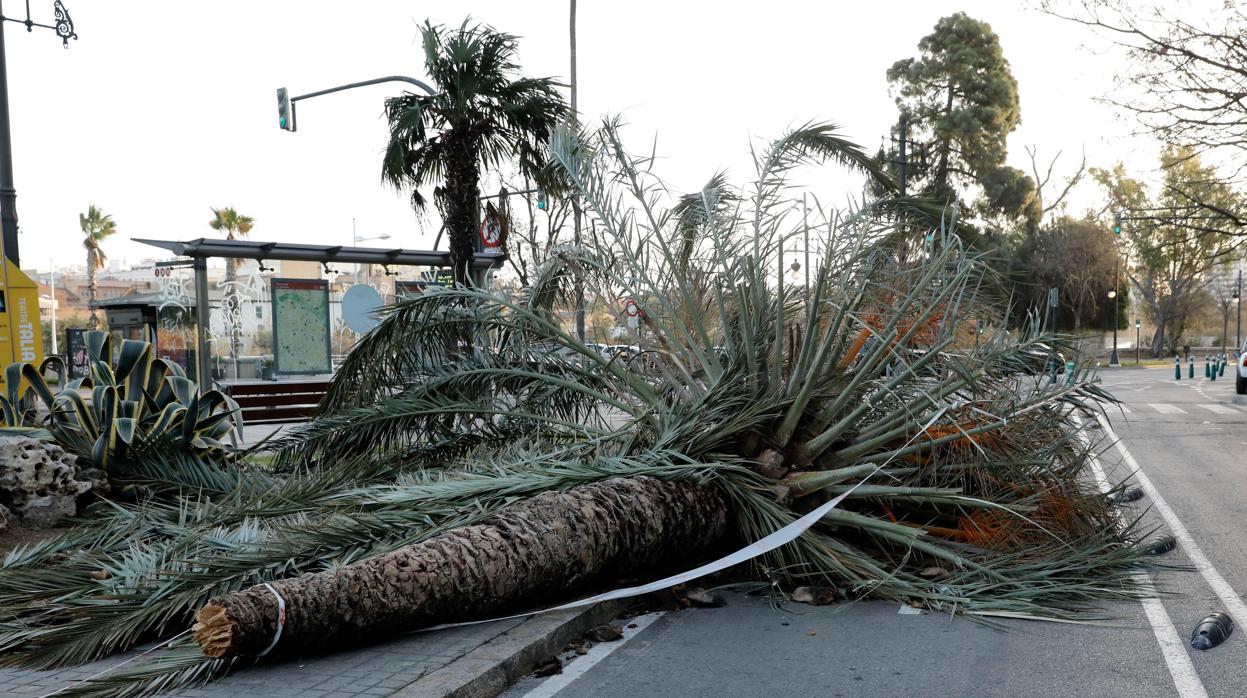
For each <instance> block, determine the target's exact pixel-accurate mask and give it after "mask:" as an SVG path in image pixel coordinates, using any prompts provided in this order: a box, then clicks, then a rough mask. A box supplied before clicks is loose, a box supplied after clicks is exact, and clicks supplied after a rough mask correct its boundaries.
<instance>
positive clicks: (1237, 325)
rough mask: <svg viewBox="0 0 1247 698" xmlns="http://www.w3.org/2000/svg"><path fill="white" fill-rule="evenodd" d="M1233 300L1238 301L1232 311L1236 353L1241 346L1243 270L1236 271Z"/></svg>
mask: <svg viewBox="0 0 1247 698" xmlns="http://www.w3.org/2000/svg"><path fill="white" fill-rule="evenodd" d="M1234 298H1235V300H1237V301H1238V307H1237V308H1235V309H1234V349H1235V351H1237V350H1238V349H1240V348H1242V346H1243V270H1242V268H1241V267H1240V268H1239V270H1238V286H1237V288H1236V289H1235V290H1234Z"/></svg>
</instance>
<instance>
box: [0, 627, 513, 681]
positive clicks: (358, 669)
mask: <svg viewBox="0 0 1247 698" xmlns="http://www.w3.org/2000/svg"><path fill="white" fill-rule="evenodd" d="M523 622H524V619H516V620H506V621H498V622H496V623H487V624H483V625H469V626H464V627H461V628H448V629H446V630H436V631H431V632H427V633H412V634H409V635H402V636H399V637H397V638H395V639H393V640H390V641H388V642H384V643H379V644H376V645H371V646H368V647H363V648H359V649H352V650H348V651H344V652H337V653H334V654H329V655H319V656H316V657H311V658H306V659H292V660H288V661H284V662H278V663H274V664H265V665H263V666H257V667H252V668H246V669H240V670H237V671H235V672H234V673H232V674H230V675H229V676H226V677H225V678H223V679H221V680H219V681H216V682H214V683H211V684H209V685H207V686H204V687H202V688H192V689H186V690H182V691H177V692H173V693H168V694H165V695H169V696H181V697H184V698H237V697H238V696H267V697H270V698H287V697H288V698H296V697H298V698H318V697H321V696H388V695H391V694H393V693H396V692H397V691H399V689H401V688H403V687H404V686H407V685H409V684H411V683H414V682H415V681H417V680H418V679H420V678H421V677H423V676H425V675H427V674H430V673H432V672H435V671H437V670H439V669H442V668H444V667H446V666H448V665H449V664H451V663H452V662H454V661H455V660H457V659H460V658H461V657H463V656H464V655H467V654H468V653H470V652H472V651H473V650H476V649H477V648H479V647H481V646H483V645H486V644H487V643H489V642H490V641H492V640H494V639H495V638H497V637H498V636H499V635H502V634H503V633H506V632H507V631H509V630H512V629H514V628H515V627H516V626H519V625H520V624H522V623H523ZM131 656H134V655H133V653H130V654H126V655H117V656H113V657H109V658H107V659H105V660H102V661H98V662H93V663H91V664H86V665H83V666H78V667H72V668H69V669H62V670H59V671H34V670H30V669H2V668H0V695H3V696H44V695H47V694H49V693H52V692H53V691H57V690H59V689H64V688H67V687H68V686H69V684H71V683H72V682H74V681H81V680H83V679H85V678H87V677H89V676H92V675H94V674H98V673H99V672H101V671H104V670H105V669H108V668H109V667H114V666H116V665H118V664H120V663H121V662H123V661H125V660H126V659H127V658H129V657H131ZM159 656H160V653H159V652H153V653H152V654H151V655H148V657H146V658H144V660H141V661H148V660H150V659H153V658H157V657H159ZM126 668H127V669H128V668H130V665H127V666H126Z"/></svg>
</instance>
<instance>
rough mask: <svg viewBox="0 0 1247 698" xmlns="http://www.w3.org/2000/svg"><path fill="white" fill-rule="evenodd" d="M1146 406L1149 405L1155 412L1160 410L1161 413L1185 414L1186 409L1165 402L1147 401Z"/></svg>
mask: <svg viewBox="0 0 1247 698" xmlns="http://www.w3.org/2000/svg"><path fill="white" fill-rule="evenodd" d="M1147 406H1148V407H1151V408H1152V409H1154V410H1156V411H1157V412H1160V413H1161V414H1186V410H1184V409H1182V408H1181V407H1178V406H1177V405H1171V404H1169V403H1167V402H1149V403H1147Z"/></svg>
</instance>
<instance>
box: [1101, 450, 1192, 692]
mask: <svg viewBox="0 0 1247 698" xmlns="http://www.w3.org/2000/svg"><path fill="white" fill-rule="evenodd" d="M1118 443H1121V442H1120V441H1118ZM1091 473H1092V474H1093V475H1095V481H1096V484H1098V485H1099V486H1100V491H1101V492H1108V491H1109V490H1110V489H1112V485H1110V484H1109V481H1108V477H1107V476H1105V474H1104V469H1103V468H1102V467H1100V459H1099V458H1097V457H1095V456H1092V457H1091ZM1117 516H1118V518H1119V520H1120V517H1121V512H1120V511H1118V514H1117ZM1135 577H1137V578H1138V580H1139V586H1140V587H1142V589H1143V592H1144V594H1146V595H1147V598H1143V599H1140V600H1139V601H1140V602H1141V603H1142V604H1143V613H1144V615H1146V616H1147V622H1148V624H1149V625H1151V626H1152V634H1153V635H1155V636H1156V644H1157V645H1159V646H1160V653H1161V656H1163V657H1164V658H1165V666H1167V667H1168V668H1169V676H1170V678H1172V679H1173V687H1174V688H1176V689H1177V690H1178V695H1180V696H1182V697H1183V698H1207V696H1208V691H1207V690H1206V689H1205V688H1204V682H1203V681H1201V680H1200V678H1199V672H1197V671H1195V666H1194V665H1193V664H1191V656H1190V655H1189V654H1187V651H1186V643H1184V642H1183V641H1182V638H1181V636H1179V635H1178V629H1177V628H1176V627H1174V625H1173V619H1171V618H1170V617H1169V611H1167V610H1165V604H1163V603H1161V601H1160V599H1158V598H1156V586H1155V585H1154V584H1152V577H1151V575H1149V574H1148V573H1147V572H1144V571H1141V570H1140V571H1139V572H1136V573H1135Z"/></svg>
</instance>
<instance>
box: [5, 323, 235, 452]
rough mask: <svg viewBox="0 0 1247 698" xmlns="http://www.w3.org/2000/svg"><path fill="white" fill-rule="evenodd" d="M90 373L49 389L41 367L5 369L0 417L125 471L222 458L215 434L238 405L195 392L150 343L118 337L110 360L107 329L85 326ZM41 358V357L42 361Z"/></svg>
mask: <svg viewBox="0 0 1247 698" xmlns="http://www.w3.org/2000/svg"><path fill="white" fill-rule="evenodd" d="M86 343H87V351H88V356H89V360H90V372H89V374H88V375H87V376H86V377H84V378H80V379H77V380H74V381H70V382H69V383H67V384H66V385H65V387H64V389H63V390H61V391H60V392H59V393H56V394H53V392H52V389H51V388H50V387H49V386H48V384H47V382H46V381H45V380H44V378H43V369H44V368H45V367H44V366H41V367H39V368H38V369H36V368H35V366H33V365H32V364H29V363H15V364H11V365H9V366H8V367H7V368H6V369H5V385H6V396H4V397H0V410H2V411H3V414H4V419H5V423H6V424H7V425H8V426H12V427H19V426H22V427H32V426H44V427H46V428H47V429H48V431H49V432H50V433H51V435H52V436H53V437H54V438H55V439H56V440H57V441H58V442H60V443H61V445H62V446H64V447H65V449H66V450H68V451H70V452H71V453H73V454H75V455H77V456H79V457H81V458H85V459H87V460H89V461H91V462H92V463H93V464H95V465H96V466H97V467H100V468H104V469H108V468H110V467H114V468H115V467H118V466H119V467H120V468H121V469H122V471H123V472H124V473H128V474H131V475H136V474H140V473H141V472H144V471H148V470H151V469H153V468H157V469H158V468H159V467H160V465H161V464H162V463H163V462H164V461H165V460H166V459H167V458H169V457H170V456H171V454H180V455H181V458H180V459H181V460H186V459H187V458H190V459H192V460H195V459H200V460H202V459H209V460H211V459H222V458H224V457H225V456H226V449H225V445H224V443H222V441H221V439H223V438H225V437H226V436H228V434H229V433H230V432H231V431H232V430H233V429H234V428H235V426H237V423H238V422H237V420H238V419H239V417H238V406H237V404H235V403H234V401H233V400H231V399H230V398H229V397H228V396H226V395H225V394H223V393H221V392H220V391H217V390H209V391H207V392H205V393H203V394H202V395H201V394H199V386H198V385H196V383H195V382H194V381H192V380H190V379H189V378H187V377H186V374H185V372H184V371H183V370H182V367H181V366H179V365H177V364H176V363H174V362H172V361H168V360H166V359H160V358H156V357H155V356H154V351H153V348H152V345H151V343H149V342H144V341H138V340H129V339H127V340H124V341H122V343H121V347H120V350H119V352H118V353H117V358H116V360H115V361H114V360H113V354H112V346H111V338H110V336H109V334H108V333H107V332H99V331H95V332H88V333H87V335H86ZM45 363H46V362H45Z"/></svg>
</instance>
